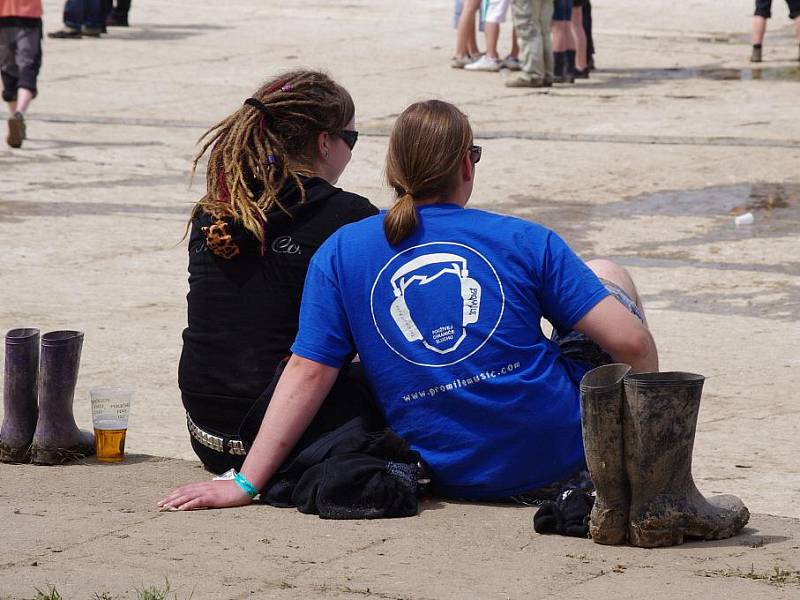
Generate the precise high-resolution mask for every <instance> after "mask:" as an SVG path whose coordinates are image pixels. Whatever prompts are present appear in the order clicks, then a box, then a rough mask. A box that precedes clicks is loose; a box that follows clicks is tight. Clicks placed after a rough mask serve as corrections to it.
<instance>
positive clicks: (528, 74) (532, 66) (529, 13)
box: [506, 0, 552, 87]
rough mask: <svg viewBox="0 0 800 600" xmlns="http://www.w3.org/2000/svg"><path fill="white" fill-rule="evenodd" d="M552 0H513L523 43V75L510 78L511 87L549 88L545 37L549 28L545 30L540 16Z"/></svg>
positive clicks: (521, 55)
mask: <svg viewBox="0 0 800 600" xmlns="http://www.w3.org/2000/svg"><path fill="white" fill-rule="evenodd" d="M548 2H549V3H550V4H551V5H552V0H512V1H511V14H512V16H513V17H514V29H516V31H517V40H518V42H519V57H520V71H521V72H520V74H519V75H518V76H516V77H513V78H510V79H508V80H506V86H507V87H549V85H551V84H550V82H549V81H547V63H546V59H545V56H544V53H545V40H544V39H543V38H544V36H547V37H548V38H549V37H550V35H549V33H550V32H549V31H547V30H545V31H543V30H542V23H541V22H540V16H541V12H542V4H543V3H548Z"/></svg>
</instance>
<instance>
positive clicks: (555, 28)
mask: <svg viewBox="0 0 800 600" xmlns="http://www.w3.org/2000/svg"><path fill="white" fill-rule="evenodd" d="M571 19H572V0H555V2H554V5H553V22H552V25H551V27H550V31H551V34H552V39H553V61H554V66H553V82H554V83H574V82H575V79H574V77H573V76H572V72H571V71H569V70H568V69H567V50H568V49H569V47H570V46H571V45H572V46H573V47H574V44H573V43H572V25H571V23H570V21H571Z"/></svg>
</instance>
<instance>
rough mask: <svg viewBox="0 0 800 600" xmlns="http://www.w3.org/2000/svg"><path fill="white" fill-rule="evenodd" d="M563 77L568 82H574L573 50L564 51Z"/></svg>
mask: <svg viewBox="0 0 800 600" xmlns="http://www.w3.org/2000/svg"><path fill="white" fill-rule="evenodd" d="M564 79H565V80H566V81H568V82H569V83H575V50H567V51H566V52H565V53H564Z"/></svg>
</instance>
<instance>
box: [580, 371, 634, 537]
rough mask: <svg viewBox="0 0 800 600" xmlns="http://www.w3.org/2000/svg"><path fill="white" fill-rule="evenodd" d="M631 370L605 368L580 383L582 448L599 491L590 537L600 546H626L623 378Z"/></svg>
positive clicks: (628, 492) (627, 497) (626, 507)
mask: <svg viewBox="0 0 800 600" xmlns="http://www.w3.org/2000/svg"><path fill="white" fill-rule="evenodd" d="M630 370H631V368H630V367H629V366H628V365H624V364H620V363H616V364H611V365H605V366H603V367H598V368H596V369H592V370H591V371H589V372H588V373H586V375H584V376H583V379H582V380H581V429H582V430H583V448H584V450H585V452H586V465H587V466H588V467H589V473H590V474H591V476H592V482H593V483H594V487H595V490H596V491H597V497H596V498H595V501H594V506H593V507H592V514H591V517H590V520H589V535H590V536H591V537H592V541H593V542H595V543H597V544H610V545H616V544H624V543H625V541H626V540H627V539H628V508H629V507H630V501H631V499H630V491H629V489H628V478H627V475H626V474H625V455H624V452H623V447H622V440H623V433H622V396H623V394H624V389H623V386H622V378H623V377H625V375H627V373H628V372H629V371H630Z"/></svg>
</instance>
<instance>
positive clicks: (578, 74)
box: [572, 67, 589, 79]
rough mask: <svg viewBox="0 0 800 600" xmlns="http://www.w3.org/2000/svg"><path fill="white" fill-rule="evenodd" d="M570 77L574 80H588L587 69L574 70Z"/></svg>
mask: <svg viewBox="0 0 800 600" xmlns="http://www.w3.org/2000/svg"><path fill="white" fill-rule="evenodd" d="M572 75H573V77H575V79H589V67H586V68H585V69H575V71H574V72H573V73H572Z"/></svg>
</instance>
